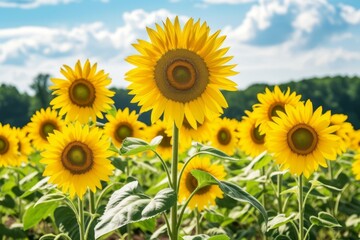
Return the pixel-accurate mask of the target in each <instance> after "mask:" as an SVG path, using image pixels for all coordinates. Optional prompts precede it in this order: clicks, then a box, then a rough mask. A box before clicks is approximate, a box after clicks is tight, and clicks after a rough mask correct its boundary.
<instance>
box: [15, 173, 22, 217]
mask: <svg viewBox="0 0 360 240" xmlns="http://www.w3.org/2000/svg"><path fill="white" fill-rule="evenodd" d="M16 180H17V185H18V187H19V188H20V174H19V172H17V174H16ZM17 198H18V200H19V203H18V205H19V206H18V207H19V219H20V221H22V220H21V219H22V216H21V215H22V213H21V212H22V209H21V198H20V197H19V196H18V197H17Z"/></svg>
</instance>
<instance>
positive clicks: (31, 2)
mask: <svg viewBox="0 0 360 240" xmlns="http://www.w3.org/2000/svg"><path fill="white" fill-rule="evenodd" d="M74 1H76V0H27V1H19V0H17V1H16V0H0V8H1V7H3V8H24V9H29V8H37V7H39V6H41V5H57V4H67V3H70V2H74Z"/></svg>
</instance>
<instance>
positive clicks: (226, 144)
mask: <svg viewBox="0 0 360 240" xmlns="http://www.w3.org/2000/svg"><path fill="white" fill-rule="evenodd" d="M237 125H238V121H237V120H235V119H228V118H218V119H217V120H216V121H214V122H213V123H212V134H211V135H212V136H211V145H212V146H213V147H215V148H218V149H219V150H221V151H223V152H225V153H226V154H228V155H229V156H231V155H233V154H234V153H235V151H236V147H237V144H238V140H239V138H238V134H237V132H236V127H237Z"/></svg>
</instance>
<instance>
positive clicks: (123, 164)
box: [111, 157, 128, 172]
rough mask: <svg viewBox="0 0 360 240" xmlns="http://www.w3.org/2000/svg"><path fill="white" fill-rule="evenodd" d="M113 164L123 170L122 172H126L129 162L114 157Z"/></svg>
mask: <svg viewBox="0 0 360 240" xmlns="http://www.w3.org/2000/svg"><path fill="white" fill-rule="evenodd" d="M111 164H112V165H114V167H116V168H117V169H119V170H121V171H122V172H125V169H126V166H127V165H128V162H127V161H125V160H124V159H121V158H118V157H116V158H113V159H112V160H111Z"/></svg>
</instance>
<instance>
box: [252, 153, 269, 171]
mask: <svg viewBox="0 0 360 240" xmlns="http://www.w3.org/2000/svg"><path fill="white" fill-rule="evenodd" d="M272 160H273V158H272V156H271V155H265V156H264V157H262V158H261V159H260V160H259V161H258V162H256V164H255V165H254V168H253V169H254V170H259V169H261V168H262V167H265V166H267V165H269V163H270V162H271V161H272Z"/></svg>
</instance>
